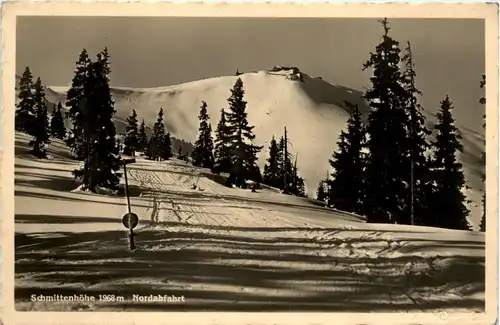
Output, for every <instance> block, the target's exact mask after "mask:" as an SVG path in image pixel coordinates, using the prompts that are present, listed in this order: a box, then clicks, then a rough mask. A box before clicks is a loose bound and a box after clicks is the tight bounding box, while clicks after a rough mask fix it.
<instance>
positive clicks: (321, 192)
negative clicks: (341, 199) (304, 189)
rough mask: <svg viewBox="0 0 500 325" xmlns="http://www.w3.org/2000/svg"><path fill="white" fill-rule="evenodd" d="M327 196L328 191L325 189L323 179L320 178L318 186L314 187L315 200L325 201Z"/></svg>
mask: <svg viewBox="0 0 500 325" xmlns="http://www.w3.org/2000/svg"><path fill="white" fill-rule="evenodd" d="M327 196H328V193H327V190H326V184H325V180H321V181H319V184H318V188H317V189H316V200H318V201H321V202H326V201H327Z"/></svg>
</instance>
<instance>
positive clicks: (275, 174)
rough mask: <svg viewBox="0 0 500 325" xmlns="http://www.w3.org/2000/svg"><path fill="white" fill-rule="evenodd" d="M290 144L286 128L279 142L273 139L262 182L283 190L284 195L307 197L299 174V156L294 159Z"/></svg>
mask: <svg viewBox="0 0 500 325" xmlns="http://www.w3.org/2000/svg"><path fill="white" fill-rule="evenodd" d="M289 144H290V140H289V139H288V133H287V130H286V127H285V132H284V135H283V136H281V137H280V138H279V140H278V141H276V139H275V138H274V136H273V137H272V139H271V143H270V145H269V157H268V158H267V163H266V165H265V166H264V175H263V180H262V182H263V183H264V184H267V185H269V186H273V187H276V188H279V189H281V190H282V192H283V193H284V194H292V195H296V196H305V195H306V193H305V186H304V179H303V178H302V177H300V176H299V174H298V169H297V156H295V159H294V157H293V155H292V154H291V153H290V151H289V149H288V145H289ZM292 160H294V163H293V164H292Z"/></svg>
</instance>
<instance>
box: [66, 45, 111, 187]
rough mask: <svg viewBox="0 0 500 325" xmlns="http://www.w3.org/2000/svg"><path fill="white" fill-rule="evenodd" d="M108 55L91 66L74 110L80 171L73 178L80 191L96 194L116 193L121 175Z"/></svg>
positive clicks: (101, 55) (101, 54) (103, 53)
mask: <svg viewBox="0 0 500 325" xmlns="http://www.w3.org/2000/svg"><path fill="white" fill-rule="evenodd" d="M109 64H110V63H109V55H108V54H107V49H106V48H105V49H104V50H103V51H102V52H100V53H98V55H97V60H96V62H92V63H91V64H90V65H89V67H88V70H87V74H86V80H84V85H85V87H84V96H83V97H82V98H81V99H80V105H79V108H78V110H77V112H78V116H81V120H80V122H79V123H80V126H81V130H82V131H81V132H82V133H81V138H82V139H83V145H82V146H81V148H82V149H81V151H82V154H83V158H84V166H83V168H82V169H78V170H75V171H74V172H73V174H74V175H75V177H79V178H81V179H82V180H83V187H84V189H88V190H90V191H91V192H96V191H97V188H98V187H101V188H109V189H116V186H117V185H118V183H119V180H120V177H121V173H119V172H118V170H119V169H120V155H119V147H118V144H117V139H116V129H115V125H114V123H113V120H112V119H113V116H114V114H115V109H114V102H113V100H112V98H111V89H110V87H109V78H108V75H109V73H111V69H110V67H109Z"/></svg>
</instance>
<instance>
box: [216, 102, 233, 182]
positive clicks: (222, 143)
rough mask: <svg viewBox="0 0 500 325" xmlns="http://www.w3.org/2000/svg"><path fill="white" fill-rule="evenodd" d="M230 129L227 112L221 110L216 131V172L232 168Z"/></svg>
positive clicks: (223, 171) (225, 171) (224, 171)
mask: <svg viewBox="0 0 500 325" xmlns="http://www.w3.org/2000/svg"><path fill="white" fill-rule="evenodd" d="M229 136H230V134H229V129H228V127H227V122H226V112H225V111H224V109H222V110H221V113H220V119H219V123H218V124H217V129H216V131H215V144H214V146H215V148H214V160H215V162H214V172H216V173H218V174H220V173H227V172H229V170H230V168H231V163H232V162H231V147H230V140H229Z"/></svg>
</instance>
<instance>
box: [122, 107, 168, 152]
mask: <svg viewBox="0 0 500 325" xmlns="http://www.w3.org/2000/svg"><path fill="white" fill-rule="evenodd" d="M126 132H127V134H126V135H125V139H124V148H123V153H124V154H125V155H128V156H135V154H136V153H137V152H142V153H144V155H145V156H146V158H147V159H150V160H167V159H169V158H171V157H172V156H173V154H172V142H171V139H170V132H167V133H165V124H164V123H163V108H160V110H159V111H158V118H157V120H156V122H155V124H154V126H153V133H152V134H151V137H149V139H148V136H147V134H146V123H145V122H144V120H142V122H141V125H140V126H139V125H138V119H137V112H136V111H135V109H134V110H133V111H132V115H130V116H129V117H128V118H127V127H126Z"/></svg>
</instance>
